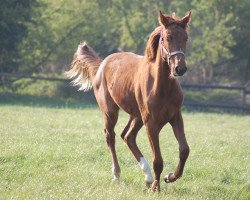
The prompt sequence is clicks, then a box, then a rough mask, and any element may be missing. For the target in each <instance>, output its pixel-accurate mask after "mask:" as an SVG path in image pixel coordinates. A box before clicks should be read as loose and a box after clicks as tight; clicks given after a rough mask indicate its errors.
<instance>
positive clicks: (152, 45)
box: [145, 26, 162, 61]
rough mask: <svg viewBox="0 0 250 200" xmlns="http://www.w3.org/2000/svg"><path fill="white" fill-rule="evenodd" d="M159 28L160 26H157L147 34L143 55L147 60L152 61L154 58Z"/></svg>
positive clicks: (160, 28)
mask: <svg viewBox="0 0 250 200" xmlns="http://www.w3.org/2000/svg"><path fill="white" fill-rule="evenodd" d="M161 30H162V27H161V26H158V27H157V28H156V29H155V30H154V31H153V32H152V33H151V34H150V36H149V39H148V43H147V46H146V50H145V55H146V57H147V59H148V60H149V61H153V60H155V58H156V53H157V49H158V45H159V39H160V33H161Z"/></svg>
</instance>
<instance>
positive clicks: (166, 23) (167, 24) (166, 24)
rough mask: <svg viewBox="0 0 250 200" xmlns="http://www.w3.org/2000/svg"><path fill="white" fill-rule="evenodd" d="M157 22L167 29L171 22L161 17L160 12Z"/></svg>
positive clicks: (165, 17)
mask: <svg viewBox="0 0 250 200" xmlns="http://www.w3.org/2000/svg"><path fill="white" fill-rule="evenodd" d="M158 21H159V24H160V25H162V26H165V27H167V26H169V25H170V24H171V22H172V21H173V20H172V21H171V18H170V17H168V16H165V15H163V14H162V12H161V11H160V10H159V12H158Z"/></svg>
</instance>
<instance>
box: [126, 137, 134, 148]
mask: <svg viewBox="0 0 250 200" xmlns="http://www.w3.org/2000/svg"><path fill="white" fill-rule="evenodd" d="M124 142H125V143H126V144H127V145H128V146H129V147H132V146H133V145H134V144H135V138H134V137H133V136H132V135H128V134H127V135H125V136H124Z"/></svg>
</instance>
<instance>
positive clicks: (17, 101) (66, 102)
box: [0, 92, 97, 109]
mask: <svg viewBox="0 0 250 200" xmlns="http://www.w3.org/2000/svg"><path fill="white" fill-rule="evenodd" d="M1 105H22V106H32V107H47V108H73V109H74V108H75V109H78V108H86V107H97V103H96V100H95V97H94V94H93V92H87V93H84V94H83V95H81V97H80V98H67V99H66V98H62V97H48V96H35V95H28V94H16V93H11V92H6V93H0V106H1Z"/></svg>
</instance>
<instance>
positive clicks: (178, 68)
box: [175, 66, 181, 74]
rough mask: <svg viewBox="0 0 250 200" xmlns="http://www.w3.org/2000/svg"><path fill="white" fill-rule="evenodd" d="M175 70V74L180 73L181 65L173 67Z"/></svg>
mask: <svg viewBox="0 0 250 200" xmlns="http://www.w3.org/2000/svg"><path fill="white" fill-rule="evenodd" d="M175 72H176V73H177V74H180V73H181V67H179V66H177V67H176V68H175Z"/></svg>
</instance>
